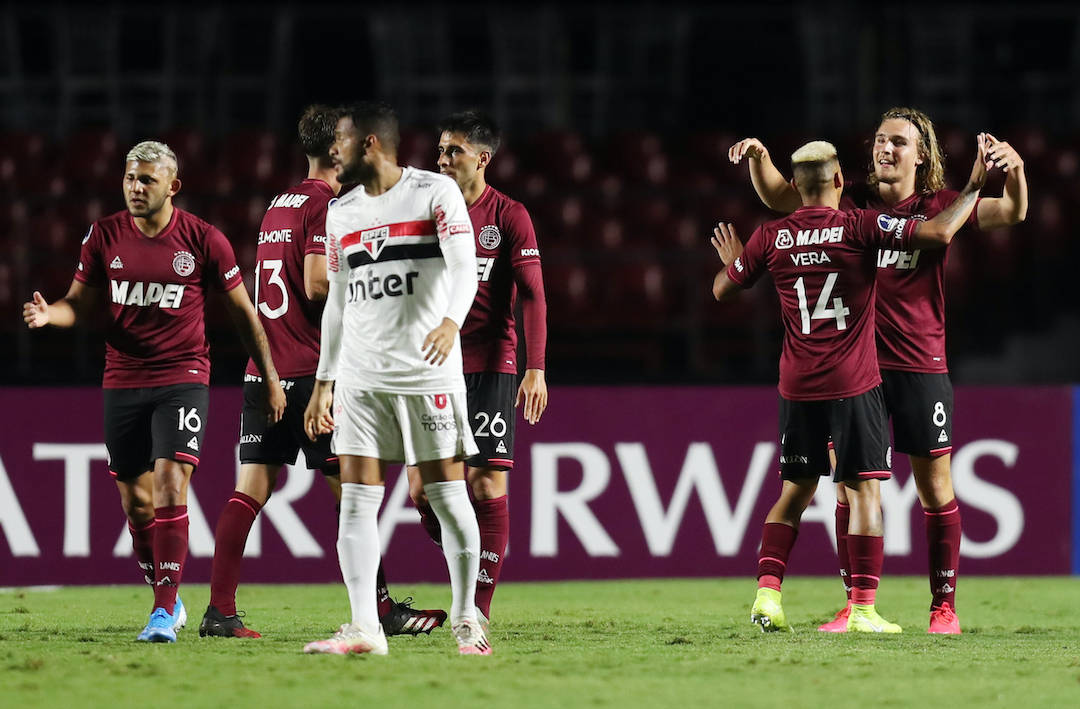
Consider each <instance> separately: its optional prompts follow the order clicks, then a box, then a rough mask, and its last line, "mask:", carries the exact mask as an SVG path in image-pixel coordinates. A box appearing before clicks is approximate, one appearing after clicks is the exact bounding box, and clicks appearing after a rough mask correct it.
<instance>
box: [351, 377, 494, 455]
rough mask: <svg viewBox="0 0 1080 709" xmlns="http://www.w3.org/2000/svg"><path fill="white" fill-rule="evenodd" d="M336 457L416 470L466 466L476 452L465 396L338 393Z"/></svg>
mask: <svg viewBox="0 0 1080 709" xmlns="http://www.w3.org/2000/svg"><path fill="white" fill-rule="evenodd" d="M331 446H332V447H333V450H334V452H335V453H337V454H338V455H362V456H367V457H369V458H378V459H379V460H384V461H387V462H391V463H401V462H403V463H405V464H406V465H416V464H417V463H422V462H426V461H429V460H443V459H445V458H454V459H455V460H464V459H465V458H468V457H469V456H473V455H476V454H477V453H478V452H479V451H478V449H477V447H476V443H475V441H473V436H472V431H471V429H470V428H469V419H468V407H467V405H466V399H465V392H455V393H450V394H390V393H388V392H381V391H367V390H364V389H349V388H345V387H340V386H339V387H337V389H336V390H335V391H334V437H333V440H332V442H331Z"/></svg>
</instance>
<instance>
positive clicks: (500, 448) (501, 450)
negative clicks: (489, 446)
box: [495, 441, 506, 453]
mask: <svg viewBox="0 0 1080 709" xmlns="http://www.w3.org/2000/svg"><path fill="white" fill-rule="evenodd" d="M495 452H496V453H505V452H506V445H505V444H504V443H503V442H502V441H499V445H497V446H495Z"/></svg>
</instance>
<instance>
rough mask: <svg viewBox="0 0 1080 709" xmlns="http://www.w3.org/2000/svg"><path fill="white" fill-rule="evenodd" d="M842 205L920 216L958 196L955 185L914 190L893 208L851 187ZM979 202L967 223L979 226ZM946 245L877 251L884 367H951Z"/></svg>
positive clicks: (910, 369)
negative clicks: (947, 340)
mask: <svg viewBox="0 0 1080 709" xmlns="http://www.w3.org/2000/svg"><path fill="white" fill-rule="evenodd" d="M850 192H851V198H850V199H847V198H845V201H843V202H842V203H841V205H840V206H841V208H842V209H844V208H848V207H854V206H858V207H865V208H867V209H875V210H880V211H883V212H886V213H888V214H890V215H893V216H896V217H906V218H910V219H913V220H916V221H926V220H927V219H933V218H934V217H935V216H937V215H938V214H939V213H941V211H942V210H944V209H945V208H946V207H948V206H949V205H950V204H952V203H953V200H955V199H956V197H957V196H958V195H959V193H958V192H954V191H952V190H941V191H939V192H933V193H930V194H915V195H912V196H911V197H908V198H907V199H905V200H904V201H902V202H899V203H898V204H896V205H893V206H892V207H889V206H887V205H886V204H885V203H884V202H882V201H881V198H880V197H878V195H877V193H876V192H874V191H873V190H871V189H869V188H868V187H865V186H864V187H862V188H856V189H853V190H851V191H850ZM978 211H979V207H978V204H977V203H976V205H975V208H974V209H972V210H971V216H970V217H969V218H968V221H967V223H966V224H965V228H966V227H968V226H974V227H975V228H978V224H979V219H978ZM947 259H948V248H944V249H929V250H925V251H923V250H921V249H914V250H911V251H903V250H899V249H896V248H888V249H882V250H881V251H880V252H879V253H878V261H877V265H878V288H877V348H878V364H879V365H880V367H881V368H882V369H900V370H904V371H907V372H933V373H942V372H948V371H949V368H948V364H947V363H946V361H945V263H946V260H947Z"/></svg>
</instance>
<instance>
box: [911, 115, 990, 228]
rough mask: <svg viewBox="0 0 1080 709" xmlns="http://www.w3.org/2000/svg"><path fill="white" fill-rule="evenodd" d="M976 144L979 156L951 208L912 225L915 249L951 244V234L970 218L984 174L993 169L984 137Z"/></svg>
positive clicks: (982, 134) (982, 183)
mask: <svg viewBox="0 0 1080 709" xmlns="http://www.w3.org/2000/svg"><path fill="white" fill-rule="evenodd" d="M975 140H976V142H977V144H978V152H977V154H976V155H975V164H974V165H972V167H971V177H969V178H968V182H967V184H966V185H964V189H963V190H961V192H960V194H959V195H958V196H957V198H956V199H954V200H953V202H952V204H950V205H949V206H948V207H946V208H945V209H944V210H942V212H941V213H940V214H938V215H937V216H936V217H934V218H933V219H931V220H930V221H927V222H921V223H916V224H915V225H914V232H913V237H912V243H913V244H914V245H915V246H916V247H918V248H923V249H932V248H941V247H943V246H945V245H947V244H948V243H949V242H950V241H952V237H953V234H955V233H956V232H957V231H958V230H959V229H960V227H962V226H963V225H964V223H965V222H966V221H967V220H968V217H970V216H971V210H972V209H973V208H974V207H975V202H976V201H978V198H979V190H981V189H982V187H983V185H985V184H986V177H987V171H988V170H989V169H991V168H992V167H993V166H994V164H993V163H992V162H991V161H990V159H989V157H988V152H989V151H988V146H989V143H988V141H987V138H986V134H985V133H979V134H978V135H977V136H976V138H975Z"/></svg>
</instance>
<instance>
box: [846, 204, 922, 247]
mask: <svg viewBox="0 0 1080 709" xmlns="http://www.w3.org/2000/svg"><path fill="white" fill-rule="evenodd" d="M854 214H855V219H856V228H855V232H856V235H857V237H858V240H859V241H860V242H862V243H864V244H866V245H868V246H871V247H876V248H888V249H896V250H899V251H910V250H912V249H913V248H914V246H912V243H911V241H912V236H913V235H914V233H915V227H916V224H918V221H916V220H915V219H911V218H909V217H894V216H892V215H891V214H886V213H885V212H879V211H877V210H874V209H857V210H855V211H854Z"/></svg>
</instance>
